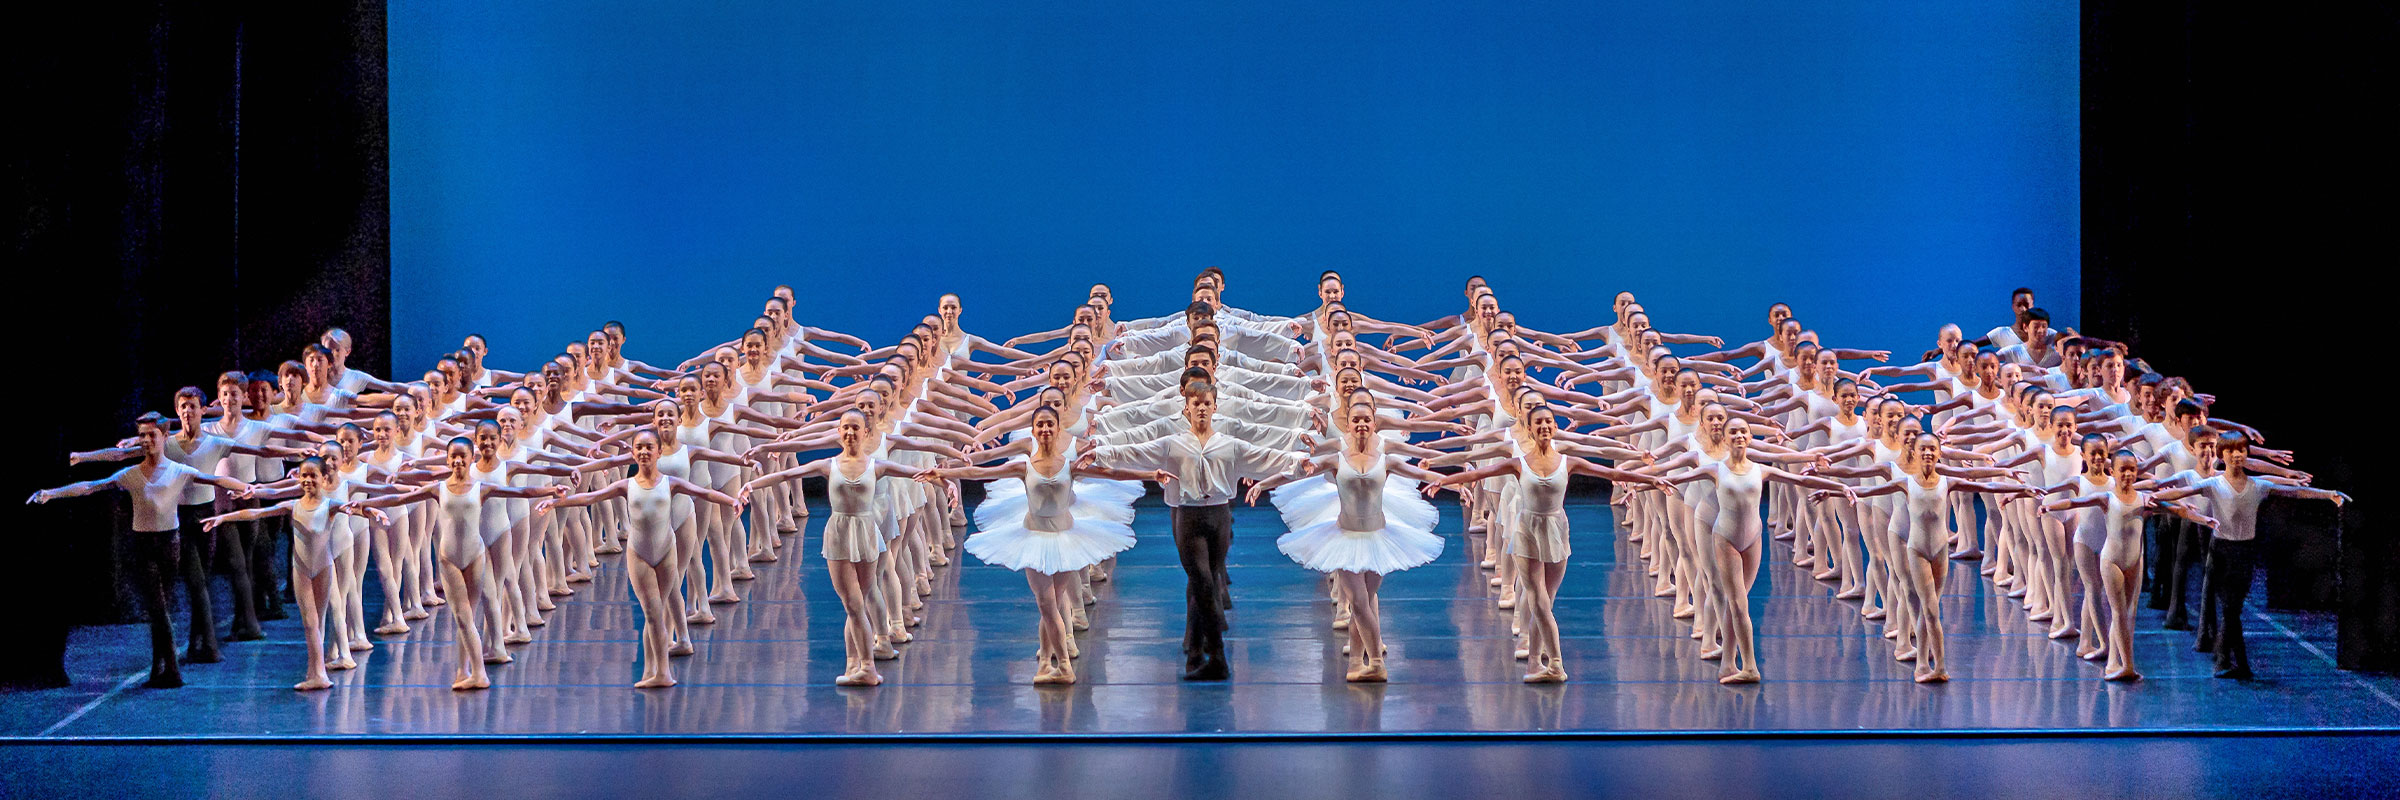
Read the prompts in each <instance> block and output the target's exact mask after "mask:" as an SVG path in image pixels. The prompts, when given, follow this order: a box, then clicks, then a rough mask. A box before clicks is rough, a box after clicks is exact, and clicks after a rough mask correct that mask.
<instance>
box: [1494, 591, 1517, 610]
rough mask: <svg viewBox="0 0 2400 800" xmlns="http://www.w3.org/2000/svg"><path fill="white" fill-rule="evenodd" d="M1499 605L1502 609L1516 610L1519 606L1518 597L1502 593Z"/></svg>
mask: <svg viewBox="0 0 2400 800" xmlns="http://www.w3.org/2000/svg"><path fill="white" fill-rule="evenodd" d="M1498 605H1499V606H1500V610H1502V611H1511V610H1515V609H1516V607H1517V598H1516V596H1515V595H1507V594H1504V595H1501V596H1500V600H1499V602H1498Z"/></svg>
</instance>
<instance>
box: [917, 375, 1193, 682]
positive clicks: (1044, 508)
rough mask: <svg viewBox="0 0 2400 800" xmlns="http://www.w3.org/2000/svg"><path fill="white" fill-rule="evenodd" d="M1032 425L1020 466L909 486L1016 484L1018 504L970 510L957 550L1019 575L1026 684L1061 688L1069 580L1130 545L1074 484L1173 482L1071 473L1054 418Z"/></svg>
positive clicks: (934, 474)
mask: <svg viewBox="0 0 2400 800" xmlns="http://www.w3.org/2000/svg"><path fill="white" fill-rule="evenodd" d="M1032 422H1033V424H1032V437H1031V438H1032V441H1033V450H1032V452H1031V453H1029V454H1027V456H1026V458H1025V460H1024V464H1023V466H1019V465H1016V464H1001V465H996V466H989V467H952V468H941V469H932V470H926V471H924V472H921V473H919V474H918V477H917V480H919V481H926V482H937V481H946V480H995V479H1002V478H1016V479H1020V480H1022V481H1024V484H1025V490H1024V493H1023V494H1022V495H1021V497H1022V498H1023V500H1022V502H1011V503H1000V504H995V503H991V502H989V501H987V502H986V503H984V504H983V506H980V507H978V508H976V510H975V526H976V528H978V529H979V531H978V532H977V533H975V534H974V535H972V536H968V537H967V540H966V543H965V548H966V551H967V552H969V553H972V554H974V555H975V558H976V559H978V560H980V561H982V562H984V563H986V564H991V565H993V566H999V567H1006V568H1008V569H1011V570H1016V571H1018V572H1022V573H1024V574H1025V582H1026V584H1027V585H1028V586H1030V587H1032V589H1033V596H1034V604H1035V606H1036V607H1037V608H1038V609H1039V612H1040V624H1039V625H1038V626H1037V627H1038V630H1037V633H1038V634H1039V639H1040V641H1041V645H1040V647H1039V648H1038V650H1037V651H1036V653H1035V656H1034V657H1035V661H1036V664H1037V665H1038V666H1037V668H1036V670H1035V673H1034V677H1033V682H1034V683H1039V684H1068V683H1074V682H1075V663H1074V661H1073V658H1072V657H1073V655H1074V652H1073V650H1074V648H1073V645H1072V636H1073V634H1071V633H1070V632H1069V622H1068V609H1070V608H1078V607H1081V606H1082V602H1081V601H1080V599H1079V598H1078V597H1077V596H1076V595H1075V585H1074V583H1073V582H1072V581H1071V580H1070V577H1071V576H1072V575H1074V574H1076V573H1079V572H1081V571H1082V570H1083V569H1085V568H1087V567H1090V566H1092V565H1095V564H1098V563H1100V562H1101V561H1103V560H1106V559H1108V558H1109V557H1111V556H1114V555H1116V554H1117V553H1119V552H1123V551H1124V550H1125V549H1127V548H1130V547H1132V546H1133V528H1131V527H1130V526H1127V525H1126V524H1125V523H1124V522H1121V521H1117V520H1115V519H1111V518H1110V517H1111V516H1112V515H1111V514H1109V513H1108V512H1107V511H1106V510H1104V509H1101V508H1097V507H1093V506H1091V505H1090V504H1089V503H1087V502H1084V501H1079V500H1078V499H1077V497H1076V493H1075V488H1076V480H1077V479H1078V478H1081V477H1085V476H1093V477H1099V478H1105V479H1112V480H1128V481H1132V480H1151V481H1160V482H1164V481H1166V480H1168V479H1170V478H1172V477H1173V476H1172V475H1170V474H1169V473H1167V472H1165V471H1162V470H1153V471H1150V472H1133V471H1120V470H1109V469H1099V468H1086V469H1081V470H1076V469H1072V468H1071V467H1070V464H1071V463H1072V460H1073V459H1072V453H1071V452H1070V451H1069V450H1068V449H1067V447H1066V442H1065V441H1064V440H1063V439H1064V433H1063V431H1062V429H1061V426H1060V424H1059V412H1058V411H1057V410H1056V409H1054V408H1051V407H1049V406H1042V407H1039V408H1036V409H1035V410H1034V411H1033V420H1032ZM1076 473H1080V474H1076ZM1018 505H1022V506H1023V508H1022V510H1021V512H1020V510H1019V509H1017V508H1015V506H1018ZM1011 517H1015V519H1011Z"/></svg>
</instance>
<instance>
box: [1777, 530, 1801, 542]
mask: <svg viewBox="0 0 2400 800" xmlns="http://www.w3.org/2000/svg"><path fill="white" fill-rule="evenodd" d="M1797 536H1798V535H1797V534H1794V533H1792V532H1791V531H1776V532H1775V541H1778V542H1788V541H1791V540H1793V539H1794V538H1797Z"/></svg>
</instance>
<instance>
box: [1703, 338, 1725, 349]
mask: <svg viewBox="0 0 2400 800" xmlns="http://www.w3.org/2000/svg"><path fill="white" fill-rule="evenodd" d="M1701 341H1705V342H1707V343H1708V346H1710V347H1724V346H1725V337H1723V336H1710V337H1706V338H1704V339H1702V340H1701Z"/></svg>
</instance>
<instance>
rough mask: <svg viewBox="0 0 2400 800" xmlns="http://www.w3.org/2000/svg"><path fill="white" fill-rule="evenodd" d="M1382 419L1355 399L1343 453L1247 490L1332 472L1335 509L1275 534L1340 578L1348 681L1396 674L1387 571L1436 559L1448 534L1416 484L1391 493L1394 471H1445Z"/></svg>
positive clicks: (1427, 476)
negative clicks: (1387, 659) (1399, 440)
mask: <svg viewBox="0 0 2400 800" xmlns="http://www.w3.org/2000/svg"><path fill="white" fill-rule="evenodd" d="M1381 419H1382V415H1381V414H1378V413H1377V412H1376V408H1375V406H1374V405H1372V404H1371V403H1369V402H1354V403H1352V404H1351V405H1350V406H1349V410H1348V419H1347V421H1346V424H1345V425H1343V426H1342V436H1341V440H1342V448H1341V449H1340V450H1339V451H1338V452H1334V453H1329V454H1327V455H1324V456H1320V457H1318V458H1316V459H1313V460H1311V461H1309V462H1308V463H1307V464H1306V465H1305V466H1303V467H1301V468H1299V469H1296V470H1295V471H1292V472H1286V473H1284V474H1282V475H1278V476H1276V477H1273V478H1269V479H1267V480H1264V481H1260V482H1258V483H1256V484H1254V485H1252V486H1251V487H1250V491H1249V494H1248V500H1249V502H1250V503H1251V504H1253V505H1256V504H1257V503H1258V497H1259V495H1261V494H1263V493H1266V492H1268V491H1270V490H1273V489H1274V488H1275V487H1277V486H1280V485H1283V484H1286V483H1290V482H1293V481H1297V480H1301V479H1304V478H1310V477H1315V476H1319V475H1324V476H1327V481H1329V482H1330V483H1331V485H1332V488H1333V492H1334V493H1333V494H1332V495H1331V496H1330V497H1328V498H1327V499H1328V500H1331V501H1332V502H1331V503H1330V508H1325V509H1323V511H1331V512H1333V513H1331V514H1325V513H1323V511H1319V512H1316V513H1314V514H1308V513H1307V512H1305V511H1304V512H1302V514H1306V515H1309V516H1315V517H1316V519H1315V521H1313V522H1309V523H1307V524H1303V525H1300V526H1298V527H1294V528H1292V529H1291V532H1289V533H1285V534H1284V535H1282V536H1280V537H1277V538H1276V540H1275V547H1276V549H1278V550H1281V551H1283V554H1284V555H1286V556H1289V557H1290V558H1291V559H1292V560H1293V561H1295V562H1298V563H1299V564H1300V565H1301V566H1303V567H1307V568H1309V569H1312V570H1316V571H1318V572H1326V573H1331V574H1332V575H1333V577H1334V579H1335V580H1336V581H1337V582H1338V583H1339V585H1340V587H1341V591H1340V593H1339V594H1340V600H1341V602H1342V604H1343V606H1345V607H1346V608H1347V609H1348V614H1347V616H1348V617H1349V619H1350V624H1349V625H1348V626H1347V628H1348V630H1349V644H1348V645H1347V647H1346V648H1345V649H1346V652H1348V653H1349V655H1350V664H1349V669H1348V671H1346V672H1345V673H1344V675H1343V679H1344V680H1348V681H1351V682H1354V683H1381V682H1384V681H1386V680H1389V679H1390V671H1389V670H1387V669H1386V668H1385V667H1384V662H1383V658H1384V644H1383V612H1382V608H1381V605H1380V600H1381V595H1380V593H1381V591H1382V588H1383V577H1384V576H1385V575H1389V574H1391V573H1394V572H1399V571H1402V570H1406V569H1410V568H1413V567H1418V566H1423V565H1425V564H1429V563H1432V562H1433V560H1434V559H1436V558H1439V557H1441V555H1442V537H1439V536H1435V535H1434V534H1433V533H1432V529H1433V526H1434V524H1435V523H1437V522H1438V521H1439V519H1440V512H1438V511H1436V510H1435V509H1434V507H1433V506H1432V504H1430V503H1427V502H1425V501H1424V500H1423V499H1421V498H1419V497H1417V496H1416V493H1415V492H1413V491H1410V489H1412V488H1413V486H1408V485H1404V486H1403V488H1402V490H1401V492H1399V493H1397V494H1393V493H1389V492H1387V490H1386V483H1387V477H1388V476H1391V475H1398V476H1401V477H1404V478H1409V479H1413V480H1416V481H1439V480H1441V479H1442V478H1443V476H1442V475H1441V473H1437V472H1434V471H1432V470H1428V469H1425V468H1423V467H1419V466H1417V465H1416V464H1414V463H1411V462H1410V461H1409V460H1408V459H1407V458H1406V457H1404V456H1403V455H1401V454H1400V453H1399V452H1397V451H1391V450H1387V449H1386V445H1388V444H1389V443H1390V442H1389V441H1388V440H1386V439H1385V438H1384V437H1383V436H1381V435H1378V429H1377V428H1378V422H1379V420H1381ZM1293 510H1296V509H1287V512H1289V511H1293ZM1288 516H1291V515H1289V514H1287V518H1288Z"/></svg>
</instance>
